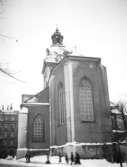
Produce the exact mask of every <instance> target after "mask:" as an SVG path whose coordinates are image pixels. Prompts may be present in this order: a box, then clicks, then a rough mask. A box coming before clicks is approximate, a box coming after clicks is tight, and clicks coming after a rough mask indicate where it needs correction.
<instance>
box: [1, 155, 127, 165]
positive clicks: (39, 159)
mask: <svg viewBox="0 0 127 167" xmlns="http://www.w3.org/2000/svg"><path fill="white" fill-rule="evenodd" d="M45 162H46V156H35V157H32V158H31V162H30V163H26V162H25V158H22V159H19V160H14V159H13V160H7V159H0V167H26V166H29V167H60V166H61V167H66V166H73V167H74V166H77V167H79V166H80V167H120V164H116V163H109V162H107V161H106V160H105V159H101V160H95V159H94V160H91V159H90V160H88V159H87V160H81V165H70V164H66V163H65V160H64V157H63V158H62V162H61V163H59V158H58V157H57V156H53V157H51V158H50V162H51V164H45ZM123 167H127V165H126V164H125V163H123Z"/></svg>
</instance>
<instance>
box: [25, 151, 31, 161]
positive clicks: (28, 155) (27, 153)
mask: <svg viewBox="0 0 127 167" xmlns="http://www.w3.org/2000/svg"><path fill="white" fill-rule="evenodd" d="M25 158H26V163H29V162H30V153H29V151H27V152H26V155H25Z"/></svg>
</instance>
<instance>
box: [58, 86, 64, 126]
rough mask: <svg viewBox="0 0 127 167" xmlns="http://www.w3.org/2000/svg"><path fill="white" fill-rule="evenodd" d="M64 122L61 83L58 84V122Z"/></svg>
mask: <svg viewBox="0 0 127 167" xmlns="http://www.w3.org/2000/svg"><path fill="white" fill-rule="evenodd" d="M64 122H65V94H64V88H63V84H62V83H60V84H59V86H58V124H59V125H61V124H64Z"/></svg>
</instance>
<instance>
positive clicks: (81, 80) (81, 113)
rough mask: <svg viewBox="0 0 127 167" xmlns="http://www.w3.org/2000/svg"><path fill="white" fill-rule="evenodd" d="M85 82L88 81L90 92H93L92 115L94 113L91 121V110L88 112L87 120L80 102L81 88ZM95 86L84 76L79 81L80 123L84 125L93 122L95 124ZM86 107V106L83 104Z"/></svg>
mask: <svg viewBox="0 0 127 167" xmlns="http://www.w3.org/2000/svg"><path fill="white" fill-rule="evenodd" d="M83 80H85V81H87V82H88V83H89V85H90V90H91V104H92V110H91V113H92V119H91V120H90V119H89V110H87V115H88V117H87V118H85V114H83V113H84V112H82V111H81V101H80V98H81V97H80V88H81V85H82V82H83ZM82 87H83V86H82ZM93 93H94V91H93V85H92V82H91V80H90V79H89V78H87V77H86V76H83V77H82V78H80V80H79V90H78V104H79V114H80V121H81V122H82V123H86V122H87V123H89V122H90V123H91V122H95V112H94V96H93ZM83 105H85V104H83Z"/></svg>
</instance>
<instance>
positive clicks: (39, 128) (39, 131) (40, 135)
mask: <svg viewBox="0 0 127 167" xmlns="http://www.w3.org/2000/svg"><path fill="white" fill-rule="evenodd" d="M32 130H33V132H32V141H33V142H42V141H44V139H45V122H44V120H42V119H41V116H40V115H37V116H36V117H35V119H34V121H33V129H32Z"/></svg>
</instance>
